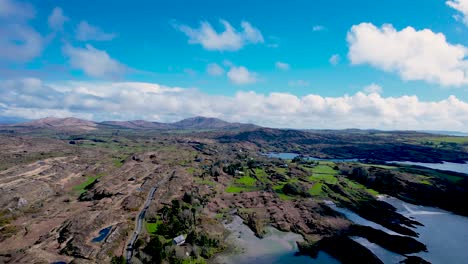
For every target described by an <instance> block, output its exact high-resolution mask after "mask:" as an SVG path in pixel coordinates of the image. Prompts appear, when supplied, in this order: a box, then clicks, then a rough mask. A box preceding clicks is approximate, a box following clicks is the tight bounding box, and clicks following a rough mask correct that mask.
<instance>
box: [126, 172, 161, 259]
mask: <svg viewBox="0 0 468 264" xmlns="http://www.w3.org/2000/svg"><path fill="white" fill-rule="evenodd" d="M166 181H167V178H166V179H163V180H161V181H160V182H158V184H157V185H156V186H155V187H153V188H151V190H150V192H149V193H148V197H147V198H146V201H145V204H144V205H143V209H142V210H141V211H140V214H138V218H137V219H136V222H135V231H134V232H133V235H132V238H131V239H130V241H129V242H128V244H127V253H126V259H127V264H131V262H132V257H133V251H134V248H133V247H134V245H135V242H136V241H137V239H138V236H139V235H140V233H141V230H142V229H143V220H144V218H145V214H146V210H148V207H149V206H150V204H151V202H152V200H153V198H154V194H155V193H156V191H157V190H158V188H159V186H160V185H162V184H164V183H165V182H166Z"/></svg>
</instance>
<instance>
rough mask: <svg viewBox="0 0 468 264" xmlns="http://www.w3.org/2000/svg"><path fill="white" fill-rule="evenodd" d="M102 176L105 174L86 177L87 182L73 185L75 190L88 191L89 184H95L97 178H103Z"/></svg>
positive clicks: (79, 192)
mask: <svg viewBox="0 0 468 264" xmlns="http://www.w3.org/2000/svg"><path fill="white" fill-rule="evenodd" d="M102 176H104V174H97V175H95V176H88V177H87V178H86V181H85V182H82V183H80V184H78V185H76V186H75V187H73V190H74V191H76V192H78V194H82V193H84V192H86V189H87V188H88V186H90V185H91V184H93V183H94V182H95V181H96V180H97V179H99V178H101V177H102Z"/></svg>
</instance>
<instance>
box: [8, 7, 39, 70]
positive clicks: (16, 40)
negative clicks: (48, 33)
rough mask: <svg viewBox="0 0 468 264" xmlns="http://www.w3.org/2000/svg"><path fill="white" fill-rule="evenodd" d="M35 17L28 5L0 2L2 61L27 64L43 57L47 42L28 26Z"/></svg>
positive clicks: (34, 12) (32, 9)
mask: <svg viewBox="0 0 468 264" xmlns="http://www.w3.org/2000/svg"><path fill="white" fill-rule="evenodd" d="M35 16H36V11H35V10H34V8H33V6H32V5H30V4H28V3H24V2H20V1H14V0H0V60H1V59H3V60H5V61H11V62H27V61H30V60H32V59H34V58H36V57H38V56H39V55H41V53H42V51H43V49H44V46H45V42H46V41H45V40H44V38H43V37H42V35H41V34H40V33H39V32H37V31H36V30H35V29H34V28H32V27H31V26H29V25H28V22H29V21H28V20H30V19H32V18H34V17H35Z"/></svg>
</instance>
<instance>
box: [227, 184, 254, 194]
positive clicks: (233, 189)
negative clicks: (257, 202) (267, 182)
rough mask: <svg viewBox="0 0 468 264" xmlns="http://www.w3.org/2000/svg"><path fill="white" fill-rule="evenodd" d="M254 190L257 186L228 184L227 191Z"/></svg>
mask: <svg viewBox="0 0 468 264" xmlns="http://www.w3.org/2000/svg"><path fill="white" fill-rule="evenodd" d="M254 190H255V188H252V187H245V186H236V185H231V186H228V187H227V188H226V190H225V191H226V192H228V193H240V192H250V191H254Z"/></svg>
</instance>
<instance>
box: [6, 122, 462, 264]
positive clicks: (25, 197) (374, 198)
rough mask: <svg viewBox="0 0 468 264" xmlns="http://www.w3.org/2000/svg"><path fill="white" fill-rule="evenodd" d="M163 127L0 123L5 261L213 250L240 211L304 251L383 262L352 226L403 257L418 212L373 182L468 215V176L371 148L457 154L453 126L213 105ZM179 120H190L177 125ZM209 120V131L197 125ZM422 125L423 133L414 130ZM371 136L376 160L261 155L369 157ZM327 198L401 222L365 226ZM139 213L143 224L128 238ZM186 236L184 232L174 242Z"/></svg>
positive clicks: (259, 230)
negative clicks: (366, 126)
mask: <svg viewBox="0 0 468 264" xmlns="http://www.w3.org/2000/svg"><path fill="white" fill-rule="evenodd" d="M93 124H94V125H93ZM161 126H163V125H162V124H157V123H153V122H146V121H128V122H105V123H99V124H96V123H92V124H89V123H88V122H86V121H84V122H82V121H79V120H75V119H63V120H61V121H60V120H58V119H54V120H41V121H37V122H36V121H33V122H31V123H27V124H26V125H25V124H23V125H16V126H7V127H3V128H2V129H0V145H1V150H2V151H1V152H0V208H1V211H0V263H53V262H66V263H110V262H113V263H124V262H125V261H127V262H132V263H205V262H206V261H211V260H212V259H213V257H214V256H216V254H219V253H221V252H224V251H229V250H230V249H232V248H233V247H235V245H231V244H229V243H228V242H226V241H225V239H226V237H227V235H228V232H227V230H226V229H225V227H224V225H223V223H225V222H226V221H230V219H232V217H233V215H238V216H240V217H241V218H242V219H243V220H244V223H245V224H246V225H248V226H249V227H250V229H252V231H254V233H255V234H256V235H257V236H258V237H262V236H264V235H265V230H266V229H265V228H266V227H267V226H273V227H275V228H277V229H279V230H281V231H288V232H294V233H297V234H300V235H302V237H303V238H304V242H302V243H300V245H299V246H300V247H299V248H300V251H301V253H302V254H306V255H310V256H312V257H314V256H316V255H317V253H318V252H319V251H325V252H327V253H328V254H330V255H331V256H333V257H334V258H336V259H337V260H339V261H340V262H343V263H356V261H357V262H360V263H381V261H380V260H379V259H378V258H377V257H376V256H375V255H374V254H373V253H372V252H371V251H370V250H369V249H367V248H366V247H364V246H362V245H361V244H359V243H357V242H356V241H355V240H353V239H351V238H353V237H363V238H366V239H367V240H368V241H371V242H373V243H375V244H377V245H379V246H381V247H382V248H385V249H387V250H389V251H392V252H395V253H396V254H400V255H402V256H403V255H404V256H407V254H412V253H417V252H421V251H424V250H426V246H425V245H424V244H422V243H421V242H419V241H418V234H417V233H416V232H414V231H413V229H411V228H412V227H414V226H418V225H420V223H418V222H417V221H415V220H414V219H411V218H407V217H405V216H403V215H401V214H399V213H398V212H397V211H396V209H395V208H394V207H393V206H391V205H390V204H387V203H385V202H383V201H380V200H379V199H378V194H389V195H392V196H395V197H398V198H400V199H403V200H406V201H411V202H413V203H414V202H416V203H417V204H423V205H431V206H439V207H442V208H445V209H447V210H450V211H453V212H455V213H458V214H464V215H466V206H464V201H466V198H467V193H468V191H467V188H466V175H464V174H454V173H448V172H443V171H435V170H430V169H423V168H418V167H412V166H396V165H392V166H388V165H385V164H382V163H380V162H377V161H376V160H378V159H379V157H387V156H386V155H387V152H388V151H389V150H388V149H384V148H387V147H389V146H393V147H394V149H398V151H399V153H400V154H402V153H406V154H405V155H408V157H409V159H410V160H419V158H420V159H422V160H437V161H439V160H441V159H448V160H450V159H452V160H453V161H461V160H463V159H466V157H467V154H466V152H465V151H464V148H465V147H466V144H467V142H468V141H466V140H465V141H460V140H459V139H458V138H455V139H452V138H449V139H444V140H448V141H452V142H453V141H454V140H457V141H460V142H461V143H457V144H455V145H454V144H451V145H450V144H448V145H447V144H442V143H441V142H445V141H440V140H441V139H440V137H439V138H438V137H437V136H434V135H427V134H421V133H419V132H417V134H416V135H418V136H415V134H413V133H400V134H398V133H396V132H389V133H387V134H385V135H383V136H382V135H381V134H382V132H376V131H372V132H366V133H364V132H363V131H357V132H356V131H348V133H349V135H348V138H345V136H344V135H343V133H344V132H326V131H315V132H309V131H293V130H275V129H265V128H255V127H252V126H250V125H245V126H244V125H242V124H231V123H227V122H224V121H222V122H221V121H220V120H214V119H205V118H193V119H189V120H185V121H183V122H179V124H178V125H175V124H171V125H168V126H167V127H166V128H165V129H161ZM175 127H178V129H180V130H184V129H185V131H184V132H183V133H175V132H174V128H175ZM202 127H208V128H209V129H214V131H208V132H207V131H205V130H203V131H191V130H194V129H200V128H202ZM86 128H92V130H91V129H86ZM239 129H241V131H239ZM415 133H416V132H415ZM421 135H423V136H424V137H425V138H424V140H423V141H421V140H417V139H418V138H420V136H421ZM397 139H398V140H397ZM369 142H377V143H375V144H370V143H369ZM402 142H403V143H402ZM428 142H433V143H432V145H431V144H429V143H428ZM434 142H436V143H434ZM381 143H382V144H383V146H384V147H381V146H380V145H379V144H381ZM371 145H372V146H374V147H373V149H372V150H370V151H371V153H372V157H373V158H374V161H373V162H371V161H370V160H367V162H363V161H361V162H357V161H356V162H339V161H335V162H332V161H315V160H308V159H305V158H302V157H298V158H294V159H292V160H281V159H276V158H269V157H267V156H265V155H262V154H261V153H262V152H263V153H264V152H267V151H283V152H286V151H292V150H294V152H299V153H302V154H307V155H309V156H316V157H333V158H343V157H346V158H348V157H349V158H351V157H353V158H355V157H358V158H364V159H368V158H369V157H370V155H369V154H366V155H364V154H361V153H363V152H359V151H354V149H361V148H362V149H366V148H367V147H369V146H371ZM334 146H335V147H336V151H335V152H332V151H331V150H332V149H333V147H334ZM394 149H393V150H394ZM390 150H392V148H390ZM430 153H436V154H435V155H432V156H431V155H430ZM351 155H356V156H351ZM360 155H362V156H360ZM387 158H388V157H387ZM392 158H394V156H391V157H390V159H392ZM156 186H157V188H156V191H155V193H154V195H153V196H152V198H151V199H150V200H149V202H148V204H147V206H145V203H146V202H147V201H148V195H149V194H150V191H151V190H152V189H153V188H154V187H156ZM434 197H437V199H434ZM331 203H333V204H334V205H336V206H339V207H343V208H347V209H348V210H351V211H353V212H355V213H357V214H359V215H360V216H361V217H363V218H365V219H368V220H370V221H373V222H375V223H378V224H380V225H381V226H384V227H385V228H387V229H389V230H392V231H394V232H395V233H398V234H400V235H392V234H387V233H385V232H383V231H381V230H377V229H374V228H372V227H368V226H362V225H357V224H355V223H353V222H351V221H350V220H348V219H347V218H346V217H345V216H344V215H343V214H342V213H339V212H337V211H335V210H334V209H333V208H332V206H330V204H331ZM142 212H144V213H143V214H142ZM140 218H141V219H143V220H142V221H141V223H142V224H143V227H142V229H141V232H140V233H138V236H137V240H136V241H135V243H134V244H131V247H129V243H130V242H131V241H130V239H131V237H132V236H133V234H134V232H135V231H136V228H135V227H136V224H137V223H138V222H139V221H138V219H140ZM179 235H183V236H184V238H185V243H184V244H183V245H181V246H175V245H174V244H173V242H172V240H173V239H174V238H175V237H177V236H179ZM403 235H404V236H403ZM129 248H130V251H129ZM128 252H131V255H130V257H128V256H129V255H128ZM184 261H185V262H184ZM353 261H354V262H353ZM407 261H423V260H419V259H416V258H408V259H407Z"/></svg>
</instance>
